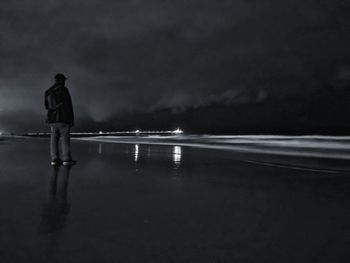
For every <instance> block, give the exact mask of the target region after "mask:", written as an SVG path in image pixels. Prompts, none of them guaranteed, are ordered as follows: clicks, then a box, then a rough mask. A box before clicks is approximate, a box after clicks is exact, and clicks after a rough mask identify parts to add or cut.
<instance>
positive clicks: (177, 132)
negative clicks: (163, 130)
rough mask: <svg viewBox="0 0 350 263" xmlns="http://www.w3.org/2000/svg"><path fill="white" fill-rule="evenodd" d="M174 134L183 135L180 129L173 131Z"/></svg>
mask: <svg viewBox="0 0 350 263" xmlns="http://www.w3.org/2000/svg"><path fill="white" fill-rule="evenodd" d="M173 133H174V134H181V133H183V131H182V130H180V128H177V129H176V130H175V131H173Z"/></svg>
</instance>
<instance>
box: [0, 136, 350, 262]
mask: <svg viewBox="0 0 350 263" xmlns="http://www.w3.org/2000/svg"><path fill="white" fill-rule="evenodd" d="M48 152H49V148H48V141H47V140H41V139H40V140H39V139H25V140H24V139H15V140H3V141H1V142H0V165H1V170H0V200H1V201H0V204H1V205H0V255H1V261H2V262H101V263H104V262H108V263H109V262H348V261H349V260H350V252H349V246H350V243H349V240H350V209H349V208H350V176H349V175H348V173H347V172H346V171H337V172H333V171H327V170H320V171H317V170H312V169H304V170H303V169H291V167H285V166H269V165H264V164H263V163H259V162H252V161H247V158H246V156H244V158H243V157H242V158H241V160H240V158H239V155H240V153H237V154H233V153H231V152H226V151H218V150H213V149H200V148H193V147H184V146H182V147H181V146H176V145H172V146H166V145H147V144H145V145H141V144H115V143H113V144H109V143H100V142H86V141H74V142H73V153H74V157H75V158H76V159H77V160H78V164H77V165H75V166H73V167H71V168H69V167H62V166H61V167H59V168H58V169H54V168H53V167H51V166H50V165H49V156H48ZM242 156H243V155H242Z"/></svg>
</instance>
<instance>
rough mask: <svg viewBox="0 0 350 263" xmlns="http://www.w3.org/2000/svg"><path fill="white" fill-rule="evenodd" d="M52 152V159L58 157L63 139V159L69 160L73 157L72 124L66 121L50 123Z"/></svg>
mask: <svg viewBox="0 0 350 263" xmlns="http://www.w3.org/2000/svg"><path fill="white" fill-rule="evenodd" d="M50 128H51V137H50V153H51V159H52V160H54V159H58V158H59V157H60V156H59V146H58V144H59V141H61V150H62V159H63V161H67V160H70V159H71V153H70V125H69V124H66V123H60V122H58V123H50Z"/></svg>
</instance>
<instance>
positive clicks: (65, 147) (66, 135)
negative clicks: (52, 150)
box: [60, 123, 72, 161]
mask: <svg viewBox="0 0 350 263" xmlns="http://www.w3.org/2000/svg"><path fill="white" fill-rule="evenodd" d="M60 135H61V146H62V159H63V161H68V160H71V159H72V157H71V153H70V126H69V125H68V124H65V123H60Z"/></svg>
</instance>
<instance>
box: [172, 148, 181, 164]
mask: <svg viewBox="0 0 350 263" xmlns="http://www.w3.org/2000/svg"><path fill="white" fill-rule="evenodd" d="M181 155H182V149H181V146H174V148H173V161H174V164H175V166H177V167H178V166H180V164H181Z"/></svg>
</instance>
